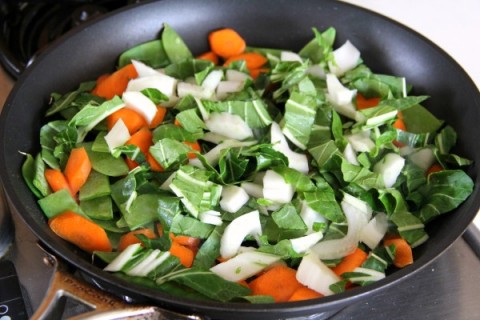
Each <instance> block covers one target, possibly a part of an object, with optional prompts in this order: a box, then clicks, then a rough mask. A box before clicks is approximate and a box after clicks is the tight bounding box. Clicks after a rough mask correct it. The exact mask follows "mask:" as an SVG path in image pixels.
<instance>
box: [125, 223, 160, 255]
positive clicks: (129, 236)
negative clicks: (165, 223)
mask: <svg viewBox="0 0 480 320" xmlns="http://www.w3.org/2000/svg"><path fill="white" fill-rule="evenodd" d="M137 234H143V235H144V236H146V237H147V238H150V239H154V238H156V237H157V236H156V235H155V232H153V231H152V230H151V229H148V228H142V229H137V230H133V231H130V232H128V233H125V234H124V235H122V236H121V237H120V240H119V242H118V250H120V251H123V250H125V249H126V248H127V247H128V246H130V245H132V244H135V243H141V242H142V241H140V239H138V238H137V236H136V235H137Z"/></svg>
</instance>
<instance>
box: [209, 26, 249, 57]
mask: <svg viewBox="0 0 480 320" xmlns="http://www.w3.org/2000/svg"><path fill="white" fill-rule="evenodd" d="M208 41H209V43H210V48H211V49H212V51H213V52H214V53H215V54H216V55H218V56H220V57H222V58H230V57H233V56H236V55H239V54H241V53H243V52H244V51H245V49H246V43H245V40H244V39H243V38H242V37H241V36H240V35H239V34H238V33H237V32H236V31H235V30H233V29H230V28H225V29H219V30H216V31H213V32H211V33H210V34H209V36H208Z"/></svg>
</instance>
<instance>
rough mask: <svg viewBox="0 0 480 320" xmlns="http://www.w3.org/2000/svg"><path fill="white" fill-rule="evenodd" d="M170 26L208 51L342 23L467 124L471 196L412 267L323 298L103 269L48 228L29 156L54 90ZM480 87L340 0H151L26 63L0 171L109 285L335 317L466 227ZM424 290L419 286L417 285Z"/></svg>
mask: <svg viewBox="0 0 480 320" xmlns="http://www.w3.org/2000/svg"><path fill="white" fill-rule="evenodd" d="M165 22H166V23H168V24H170V25H171V26H172V27H173V28H174V29H175V30H176V31H177V32H178V33H179V34H180V35H181V36H182V37H183V38H184V39H185V42H186V43H187V44H188V45H189V47H190V48H191V49H192V51H193V52H194V53H201V52H203V51H205V50H206V49H207V41H206V35H207V34H208V32H209V31H211V30H214V29H218V28H220V27H231V28H233V29H235V30H237V31H238V32H239V33H240V34H241V35H243V36H244V37H245V38H246V40H247V43H248V44H249V45H252V46H262V47H274V48H288V49H291V50H298V49H300V48H301V47H302V46H303V45H304V44H305V43H306V42H307V41H308V40H310V39H311V38H312V31H311V28H312V27H316V28H317V29H319V30H324V29H326V28H327V27H329V26H333V27H335V28H336V29H337V34H338V36H337V45H339V44H342V43H343V42H344V41H345V40H347V39H349V40H350V41H351V42H352V43H353V44H354V45H355V46H357V47H358V49H360V51H361V52H362V58H363V59H364V61H365V62H366V64H367V65H369V66H370V67H371V68H372V69H373V71H375V72H378V73H387V74H393V75H401V76H405V77H406V79H407V82H408V83H409V84H411V85H413V86H414V94H426V95H429V96H431V98H430V99H429V100H428V102H427V103H425V104H424V105H425V106H426V107H428V108H429V109H430V110H431V111H432V112H433V113H434V114H435V115H436V116H438V117H439V118H441V119H445V120H447V121H448V123H449V124H451V125H452V126H453V127H454V128H455V129H456V130H457V131H458V141H459V144H458V147H457V149H456V150H455V152H456V153H457V154H461V155H463V156H465V157H467V158H470V159H473V160H474V161H475V164H474V165H473V166H472V168H471V170H470V171H469V174H471V176H472V177H473V179H474V180H475V183H476V187H475V190H474V192H473V194H472V196H471V197H470V198H469V199H468V200H467V201H466V202H465V203H464V204H463V205H462V206H461V207H460V208H459V209H458V210H455V211H454V212H452V213H450V214H447V215H444V216H442V217H441V218H439V219H437V220H436V221H434V222H433V223H431V225H429V227H428V228H427V231H428V233H429V234H430V240H429V241H428V242H427V243H425V244H424V245H422V246H420V247H419V248H417V249H416V250H415V252H414V254H415V258H416V261H415V263H414V264H413V265H411V266H408V267H406V268H404V269H402V270H399V271H396V272H394V273H393V274H391V275H389V276H388V277H387V278H386V279H383V280H381V281H379V282H377V283H375V284H373V285H370V286H367V287H363V288H358V289H354V290H350V291H348V292H345V293H341V294H337V295H334V296H329V297H326V298H322V299H319V300H310V301H305V302H298V303H281V304H260V305H255V304H233V303H213V302H212V303H205V302H198V301H192V300H188V299H182V298H179V297H174V296H170V295H167V294H163V293H159V292H156V291H153V290H149V289H146V288H143V287H139V286H136V285H133V284H131V283H127V282H124V281H122V280H119V279H117V278H115V277H114V276H112V275H110V274H107V273H105V272H103V271H102V270H101V269H99V268H98V267H96V266H94V265H92V264H91V263H90V259H89V257H88V256H87V255H85V254H83V253H81V252H79V251H78V250H77V249H75V248H74V247H73V246H71V245H69V244H67V243H66V242H64V241H63V240H61V239H59V238H58V237H57V236H55V235H54V234H53V233H52V232H51V231H50V230H49V228H48V226H47V224H46V219H45V217H44V215H43V213H42V212H41V211H40V209H39V207H38V205H37V203H36V199H35V197H34V196H33V195H32V194H31V193H30V191H29V190H28V188H27V187H26V185H25V184H24V182H23V180H22V178H21V174H20V167H21V164H22V162H23V160H24V156H23V155H22V154H21V153H20V151H22V152H29V153H36V152H38V150H39V135H38V132H39V129H40V126H41V124H42V119H43V114H44V112H45V110H46V103H47V100H48V97H49V94H50V93H51V92H54V91H55V92H67V91H69V90H73V89H75V88H76V87H77V84H78V83H80V82H82V81H85V80H91V79H95V78H96V77H97V76H98V75H100V74H102V73H105V72H109V71H112V70H113V69H114V66H115V62H116V58H117V57H118V55H119V53H121V52H122V51H124V50H125V49H127V48H130V47H132V46H134V45H136V44H138V43H141V42H145V41H148V40H152V39H155V38H157V37H158V35H159V32H160V30H161V28H162V25H163V23H165ZM479 123H480V95H479V92H478V90H477V88H476V87H475V85H474V84H473V82H472V81H471V79H469V77H468V76H467V75H466V74H465V72H464V71H463V70H462V69H461V68H460V66H459V65H458V64H457V63H455V62H454V60H453V59H451V58H450V57H449V56H448V55H447V54H446V53H444V52H443V51H441V50H440V49H439V48H438V47H437V46H436V45H435V44H433V43H431V42H430V41H429V40H428V39H425V38H424V37H422V36H420V35H419V34H417V33H415V32H413V31H412V30H410V29H408V28H406V27H404V26H402V25H400V24H397V23H395V22H392V21H391V20H389V19H387V18H385V17H382V16H379V15H377V14H374V13H372V12H370V11H367V10H364V9H360V8H357V7H354V6H352V5H348V4H344V3H341V2H337V1H321V0H303V1H294V0H276V1H275V0H263V1H253V0H236V1H225V0H210V1H195V0H185V1H179V0H177V1H168V0H165V1H160V2H151V3H144V4H141V5H138V6H134V7H131V8H128V9H125V10H121V11H119V12H117V13H114V14H111V15H108V16H106V17H105V18H102V19H101V20H98V21H96V22H94V23H89V24H86V25H83V26H81V27H80V28H79V29H77V30H75V31H74V32H72V33H69V34H68V35H67V37H65V38H64V39H63V40H62V41H60V42H57V43H55V44H54V45H52V46H51V47H50V48H49V49H48V50H46V51H45V52H44V53H43V54H42V55H41V56H40V57H38V59H37V60H36V61H35V63H34V64H33V65H32V66H31V67H29V68H28V69H27V71H26V72H25V73H24V74H23V75H22V76H21V78H20V79H19V80H18V82H17V83H16V85H15V87H14V89H13V91H12V93H11V95H10V96H9V98H8V100H7V102H6V104H5V106H4V110H3V113H2V115H1V120H0V128H1V129H0V144H1V151H0V172H1V179H2V182H3V185H4V187H5V189H6V193H7V196H8V199H9V202H10V205H11V207H12V210H14V211H16V212H18V214H20V216H21V217H22V218H23V220H24V222H25V223H26V224H28V226H29V227H30V228H31V230H32V231H33V232H34V234H35V235H36V236H37V237H38V238H39V239H40V241H41V242H42V244H43V245H44V246H46V247H47V248H48V249H49V250H51V251H52V252H53V253H54V254H55V255H57V256H58V257H60V258H62V259H63V260H65V261H67V262H68V263H69V264H71V265H73V266H75V267H77V268H78V269H79V270H81V271H82V272H83V274H85V275H87V276H88V277H90V278H91V279H92V280H93V281H94V282H96V283H97V284H98V285H99V286H100V287H101V288H103V289H104V290H107V291H110V292H112V293H114V294H115V295H117V296H124V295H125V296H128V297H130V298H131V299H133V301H135V302H141V303H149V304H154V305H157V306H160V307H165V308H169V309H173V310H177V311H180V312H185V313H188V314H192V313H194V314H198V315H201V316H207V317H212V318H228V319H240V318H249V319H271V318H291V317H299V316H309V315H314V314H317V315H321V314H324V315H327V314H331V313H332V312H335V311H336V310H339V309H340V308H342V307H345V306H346V305H348V304H352V303H354V302H357V301H359V300H361V299H362V300H363V299H368V297H369V296H371V295H374V294H375V293H377V292H379V291H380V290H391V294H392V295H395V289H394V288H395V285H396V284H397V283H398V282H399V281H409V280H408V278H409V277H408V276H409V275H411V274H412V273H414V272H416V271H418V270H420V269H421V268H423V267H425V266H426V265H427V264H429V263H430V262H432V260H433V259H435V258H437V257H438V256H439V255H440V254H442V253H443V252H444V251H445V250H446V249H447V248H449V247H450V245H451V244H452V243H453V242H454V241H455V240H456V239H457V238H458V237H459V236H461V234H462V233H463V232H464V230H465V229H466V227H467V226H468V225H469V224H470V222H471V221H472V220H473V218H474V216H475V215H476V213H477V211H478V208H479V206H480V195H479V187H478V186H479V185H480V183H479V181H478V180H479V176H478V174H477V173H478V172H479V165H480V148H478V147H477V139H478V137H479V136H480V126H479V125H478V124H479ZM412 294H415V293H412Z"/></svg>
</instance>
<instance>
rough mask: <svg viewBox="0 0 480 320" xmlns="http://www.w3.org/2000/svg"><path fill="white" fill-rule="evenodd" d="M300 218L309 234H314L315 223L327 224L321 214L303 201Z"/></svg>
mask: <svg viewBox="0 0 480 320" xmlns="http://www.w3.org/2000/svg"><path fill="white" fill-rule="evenodd" d="M300 217H301V218H302V219H303V222H304V223H305V225H306V226H307V228H308V230H307V234H310V233H314V232H315V231H314V230H313V226H314V224H315V223H322V222H326V219H325V217H324V216H322V215H321V214H320V213H319V212H317V211H315V210H313V209H312V208H310V207H309V206H308V204H307V202H306V201H305V200H303V201H302V209H301V210H300Z"/></svg>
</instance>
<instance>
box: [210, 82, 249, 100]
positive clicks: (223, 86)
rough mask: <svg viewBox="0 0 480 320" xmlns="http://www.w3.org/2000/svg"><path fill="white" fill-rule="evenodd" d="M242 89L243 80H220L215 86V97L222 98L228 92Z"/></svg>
mask: <svg viewBox="0 0 480 320" xmlns="http://www.w3.org/2000/svg"><path fill="white" fill-rule="evenodd" d="M242 89H243V81H234V80H227V81H220V83H219V84H218V86H217V92H216V94H217V98H218V99H220V100H222V99H225V98H226V97H227V96H228V95H229V94H230V93H233V92H239V91H241V90H242Z"/></svg>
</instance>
